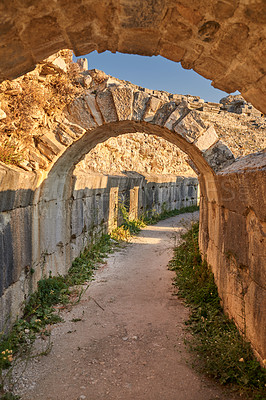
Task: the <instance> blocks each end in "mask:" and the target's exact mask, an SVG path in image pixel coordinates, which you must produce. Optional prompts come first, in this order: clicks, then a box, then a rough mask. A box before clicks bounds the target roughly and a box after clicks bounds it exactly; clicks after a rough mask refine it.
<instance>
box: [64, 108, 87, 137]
mask: <svg viewBox="0 0 266 400" xmlns="http://www.w3.org/2000/svg"><path fill="white" fill-rule="evenodd" d="M68 118H71V117H70V115H68V113H65V118H64V119H63V122H61V123H60V128H61V129H63V130H64V131H65V132H66V133H67V134H68V135H69V136H71V137H72V138H73V139H77V138H78V137H80V136H82V135H83V134H84V133H85V132H86V129H84V128H82V127H81V126H80V125H79V124H75V123H74V122H72V121H70V120H69V119H68Z"/></svg>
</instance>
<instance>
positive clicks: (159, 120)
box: [153, 101, 176, 126]
mask: <svg viewBox="0 0 266 400" xmlns="http://www.w3.org/2000/svg"><path fill="white" fill-rule="evenodd" d="M175 109H176V103H174V102H173V101H171V102H168V103H166V104H163V105H162V106H160V108H158V110H157V112H156V114H155V116H154V119H153V123H154V124H156V125H160V126H164V125H165V124H166V121H167V120H168V118H169V116H170V115H171V114H172V113H173V111H174V110H175Z"/></svg>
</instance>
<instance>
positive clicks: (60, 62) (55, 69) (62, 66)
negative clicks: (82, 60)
mask: <svg viewBox="0 0 266 400" xmlns="http://www.w3.org/2000/svg"><path fill="white" fill-rule="evenodd" d="M66 72H67V64H66V62H65V60H64V59H63V58H62V57H60V56H58V55H57V54H55V55H52V56H50V57H48V58H47V59H46V60H45V62H44V64H43V65H42V66H41V71H40V74H41V75H49V74H52V75H54V74H57V73H66Z"/></svg>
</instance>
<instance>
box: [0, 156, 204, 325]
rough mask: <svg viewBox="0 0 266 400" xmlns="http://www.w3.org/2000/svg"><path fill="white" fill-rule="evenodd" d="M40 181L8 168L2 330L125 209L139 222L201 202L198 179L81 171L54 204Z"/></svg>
mask: <svg viewBox="0 0 266 400" xmlns="http://www.w3.org/2000/svg"><path fill="white" fill-rule="evenodd" d="M60 178H63V177H59V178H58V179H59V181H60ZM40 179H41V177H40V176H38V174H36V173H32V172H25V171H24V172H23V171H21V170H19V169H18V168H16V167H7V166H5V165H3V164H1V163H0V186H1V192H0V266H1V268H0V271H1V274H0V310H1V313H0V329H4V328H6V327H7V326H9V325H10V322H11V321H14V320H15V318H16V316H18V315H19V312H20V310H21V309H22V305H23V302H24V300H25V299H26V298H27V296H28V295H29V293H32V291H34V290H35V289H36V287H37V282H38V280H39V279H41V277H42V276H44V275H46V276H48V275H49V273H50V271H51V273H52V275H56V274H66V273H67V271H68V269H69V267H70V266H71V263H72V261H73V259H74V258H75V257H77V256H78V255H79V254H80V252H81V251H82V250H83V249H84V247H85V246H86V244H87V243H88V242H89V241H90V240H91V238H92V237H94V236H95V235H96V234H99V233H101V232H107V231H110V230H112V229H113V228H115V227H116V226H117V224H119V223H122V217H121V212H119V204H121V203H124V204H126V205H127V206H128V207H129V214H130V216H131V218H136V217H138V216H140V215H142V214H143V213H145V212H146V211H151V212H153V213H156V212H157V213H160V212H161V211H162V210H163V209H164V208H166V209H169V210H172V209H176V208H177V209H179V208H181V207H185V206H189V205H192V204H197V201H198V199H197V190H198V189H197V188H198V181H197V179H196V178H182V177H174V176H158V175H156V176H143V175H140V174H137V173H133V172H130V173H127V174H120V175H116V176H106V175H100V174H94V175H90V174H89V173H88V170H86V169H81V168H77V169H76V170H75V171H74V175H73V177H72V178H71V182H72V183H71V190H70V191H69V192H68V193H67V194H66V195H65V196H63V197H62V198H59V197H58V195H57V192H56V191H55V192H54V193H52V194H50V200H49V201H48V202H47V201H45V199H44V198H43V196H42V190H41V187H40V186H39V182H40ZM68 211H69V212H68Z"/></svg>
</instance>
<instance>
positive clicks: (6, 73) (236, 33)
mask: <svg viewBox="0 0 266 400" xmlns="http://www.w3.org/2000/svg"><path fill="white" fill-rule="evenodd" d="M0 15H1V17H0V37H1V44H2V46H1V49H0V60H1V62H0V77H1V79H2V80H3V79H7V78H9V79H12V78H14V77H17V76H18V75H20V74H23V73H25V72H28V71H29V70H31V69H33V68H34V66H35V64H36V63H37V62H39V61H41V60H43V59H44V58H46V57H48V56H49V55H51V54H53V53H55V52H56V51H58V50H59V49H62V48H70V49H73V50H74V52H75V54H76V55H77V56H79V55H82V54H88V53H90V52H91V51H93V50H98V52H103V51H105V50H110V51H112V52H116V51H119V52H122V53H134V54H141V55H146V56H152V55H158V54H160V55H161V56H163V57H166V58H169V59H170V60H173V61H180V62H181V64H182V66H183V67H184V68H188V69H190V68H193V69H194V70H195V71H196V72H198V73H199V74H201V75H202V76H204V77H205V78H208V79H212V81H213V86H214V87H217V88H219V89H221V90H224V91H227V92H234V91H235V90H239V91H240V92H241V93H242V95H243V96H244V98H245V99H247V100H248V101H250V102H251V103H252V104H253V105H254V106H255V107H256V108H258V109H259V110H261V111H262V112H263V113H266V102H265V91H266V77H265V64H266V61H265V52H264V50H265V47H266V46H265V22H266V17H265V2H264V0H253V1H248V2H247V1H244V0H240V1H236V0H232V1H228V0H211V1H207V0H199V1H197V2H195V1H192V0H179V1H174V2H173V1H171V0H164V1H162V0H160V1H156V2H154V1H151V0H143V1H136V2H134V4H133V3H132V1H130V0H120V1H118V0H114V1H112V2H104V1H93V0H76V1H75V2H73V1H70V0H68V1H63V0H60V1H56V2H48V1H46V0H38V1H37V0H29V1H26V2H25V1H24V0H13V1H8V2H2V3H1V5H0Z"/></svg>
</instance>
